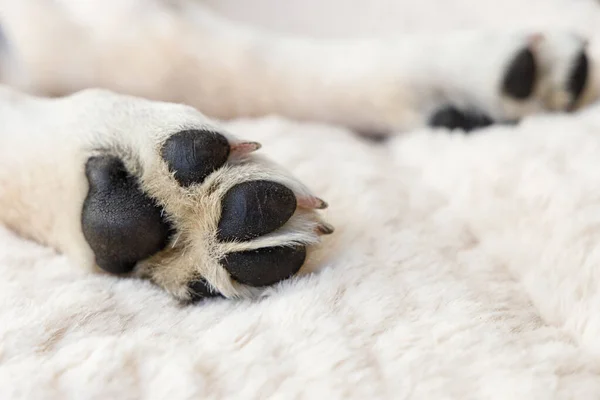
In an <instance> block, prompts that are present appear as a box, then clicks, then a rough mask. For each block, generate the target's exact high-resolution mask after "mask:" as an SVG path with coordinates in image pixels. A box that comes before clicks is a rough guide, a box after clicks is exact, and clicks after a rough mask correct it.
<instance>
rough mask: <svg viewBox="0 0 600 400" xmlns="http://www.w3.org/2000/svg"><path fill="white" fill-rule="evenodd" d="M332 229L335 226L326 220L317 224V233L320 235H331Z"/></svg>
mask: <svg viewBox="0 0 600 400" xmlns="http://www.w3.org/2000/svg"><path fill="white" fill-rule="evenodd" d="M334 231H335V228H334V227H333V226H332V225H330V224H328V223H326V222H321V224H320V225H319V226H317V233H318V234H320V235H331V234H332V233H333V232H334Z"/></svg>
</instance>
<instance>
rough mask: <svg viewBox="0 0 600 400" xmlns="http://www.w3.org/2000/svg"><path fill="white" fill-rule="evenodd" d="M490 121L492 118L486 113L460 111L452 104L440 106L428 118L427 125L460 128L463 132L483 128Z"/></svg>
mask: <svg viewBox="0 0 600 400" xmlns="http://www.w3.org/2000/svg"><path fill="white" fill-rule="evenodd" d="M492 123H493V121H492V119H491V118H490V117H488V116H487V115H484V114H481V113H476V112H468V111H460V110H458V109H457V108H455V107H453V106H445V107H443V108H440V109H439V110H437V111H436V112H435V113H434V114H433V115H432V116H431V118H430V119H429V126H432V127H440V128H448V129H462V130H464V131H465V132H469V131H472V130H474V129H479V128H485V127H486V126H489V125H491V124H492Z"/></svg>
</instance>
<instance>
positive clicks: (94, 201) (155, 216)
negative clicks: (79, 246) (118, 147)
mask: <svg viewBox="0 0 600 400" xmlns="http://www.w3.org/2000/svg"><path fill="white" fill-rule="evenodd" d="M85 172H86V176H87V179H88V182H89V191H88V195H87V197H86V199H85V201H84V204H83V209H82V214H81V223H82V231H83V235H84V237H85V239H86V241H87V242H88V244H89V245H90V247H91V248H92V250H93V252H94V255H95V257H96V263H97V265H98V266H99V267H100V268H102V269H104V270H105V271H107V272H111V273H115V274H122V273H127V272H131V270H132V269H133V268H134V266H135V264H136V263H137V262H138V261H140V260H143V259H145V258H148V257H150V256H151V255H153V254H155V253H157V252H158V251H160V250H162V249H163V248H164V247H165V246H166V244H167V242H168V239H169V236H170V226H169V224H168V223H167V222H166V221H165V220H164V219H163V217H162V209H161V208H160V207H159V206H158V205H157V204H156V203H155V202H154V201H153V200H152V199H151V198H150V197H148V196H147V195H146V194H145V193H144V192H142V190H141V189H140V188H139V186H138V183H137V181H136V179H134V178H133V177H132V176H131V175H129V173H128V172H127V171H126V169H125V166H124V165H123V162H122V161H121V160H120V159H118V158H116V157H112V156H101V157H91V158H90V159H89V160H88V161H87V164H86V168H85Z"/></svg>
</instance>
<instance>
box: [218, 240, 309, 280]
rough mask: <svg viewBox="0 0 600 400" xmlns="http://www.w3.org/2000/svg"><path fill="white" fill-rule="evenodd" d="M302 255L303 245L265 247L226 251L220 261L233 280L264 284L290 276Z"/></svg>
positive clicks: (300, 264) (296, 267) (296, 268)
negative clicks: (228, 252) (232, 251)
mask: <svg viewBox="0 0 600 400" xmlns="http://www.w3.org/2000/svg"><path fill="white" fill-rule="evenodd" d="M305 259H306V248H305V247H303V246H293V247H284V246H280V247H265V248H262V249H257V250H249V251H240V252H236V253H230V254H228V255H226V256H225V257H224V258H223V259H222V260H221V264H222V265H223V267H224V268H225V269H226V270H227V271H228V272H229V273H230V274H231V276H232V277H233V279H235V280H236V281H238V282H240V283H243V284H246V285H249V286H255V287H260V286H268V285H273V284H275V283H277V282H280V281H282V280H284V279H287V278H290V277H291V276H293V275H294V274H295V273H296V272H298V271H299V270H300V267H302V264H304V260H305Z"/></svg>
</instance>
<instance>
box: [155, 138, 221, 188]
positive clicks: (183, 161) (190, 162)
mask: <svg viewBox="0 0 600 400" xmlns="http://www.w3.org/2000/svg"><path fill="white" fill-rule="evenodd" d="M230 150H231V149H230V146H229V143H228V142H227V139H226V138H225V137H224V136H223V135H221V134H220V133H217V132H211V131H200V130H189V131H182V132H179V133H177V134H175V135H173V136H171V137H170V138H169V139H168V140H167V141H166V142H165V144H164V145H163V148H162V150H161V154H162V157H163V159H164V160H165V162H166V163H167V165H168V167H169V171H171V172H172V173H174V176H175V180H177V182H178V183H179V184H180V185H181V186H184V187H186V186H190V185H193V184H197V183H202V181H204V179H206V177H207V176H208V175H210V174H211V173H213V172H214V171H216V170H217V169H219V168H221V167H222V166H223V164H225V162H226V161H227V158H228V157H229V152H230Z"/></svg>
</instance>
